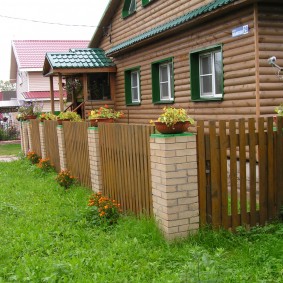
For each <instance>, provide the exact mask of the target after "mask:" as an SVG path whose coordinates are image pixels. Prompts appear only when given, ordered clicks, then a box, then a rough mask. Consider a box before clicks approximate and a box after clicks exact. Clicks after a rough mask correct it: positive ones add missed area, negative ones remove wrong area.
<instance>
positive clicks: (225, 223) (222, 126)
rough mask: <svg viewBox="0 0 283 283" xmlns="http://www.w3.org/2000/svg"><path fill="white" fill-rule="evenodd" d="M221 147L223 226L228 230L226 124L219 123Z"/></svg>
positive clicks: (223, 122)
mask: <svg viewBox="0 0 283 283" xmlns="http://www.w3.org/2000/svg"><path fill="white" fill-rule="evenodd" d="M219 147H220V168H221V169H220V174H221V204H222V205H221V214H222V225H223V227H224V228H226V229H228V228H229V224H228V182H227V148H228V140H227V135H226V122H225V121H220V122H219Z"/></svg>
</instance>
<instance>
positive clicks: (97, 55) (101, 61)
mask: <svg viewBox="0 0 283 283" xmlns="http://www.w3.org/2000/svg"><path fill="white" fill-rule="evenodd" d="M46 59H47V60H48V61H49V63H50V65H51V67H52V68H53V69H57V68H104V67H113V66H115V64H114V63H113V62H112V60H111V59H110V58H108V57H106V56H105V52H104V51H103V50H102V49H100V48H86V49H70V51H69V52H65V53H46Z"/></svg>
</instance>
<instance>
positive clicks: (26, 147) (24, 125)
mask: <svg viewBox="0 0 283 283" xmlns="http://www.w3.org/2000/svg"><path fill="white" fill-rule="evenodd" d="M28 124H29V122H27V121H24V122H22V143H23V153H24V155H27V153H28V151H29V138H28Z"/></svg>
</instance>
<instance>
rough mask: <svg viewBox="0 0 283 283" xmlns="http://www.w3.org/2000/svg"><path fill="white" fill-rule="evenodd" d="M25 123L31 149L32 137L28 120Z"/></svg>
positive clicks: (30, 149)
mask: <svg viewBox="0 0 283 283" xmlns="http://www.w3.org/2000/svg"><path fill="white" fill-rule="evenodd" d="M26 125H27V132H28V142H29V151H33V145H32V137H31V123H30V122H29V121H28V122H27V123H26Z"/></svg>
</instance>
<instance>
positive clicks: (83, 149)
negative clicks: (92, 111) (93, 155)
mask: <svg viewBox="0 0 283 283" xmlns="http://www.w3.org/2000/svg"><path fill="white" fill-rule="evenodd" d="M88 126H89V125H88V123H81V122H72V123H68V122H64V126H63V130H64V139H65V148H66V161H67V168H68V169H69V170H70V171H71V172H72V174H73V175H74V176H76V177H78V178H79V180H80V182H81V183H82V184H83V185H84V186H86V187H89V188H91V177H90V164H89V153H88V134H87V128H88Z"/></svg>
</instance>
